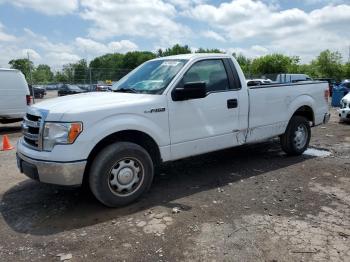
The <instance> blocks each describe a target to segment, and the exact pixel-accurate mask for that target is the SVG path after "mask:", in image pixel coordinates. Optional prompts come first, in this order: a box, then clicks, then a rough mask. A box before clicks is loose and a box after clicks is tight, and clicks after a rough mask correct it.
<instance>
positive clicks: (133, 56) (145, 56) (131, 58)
mask: <svg viewBox="0 0 350 262" xmlns="http://www.w3.org/2000/svg"><path fill="white" fill-rule="evenodd" d="M155 57H156V55H155V54H154V53H152V52H148V51H133V52H128V53H126V54H125V55H124V57H123V68H124V69H134V68H135V67H137V66H139V65H141V64H142V63H143V62H146V61H148V60H150V59H153V58H155Z"/></svg>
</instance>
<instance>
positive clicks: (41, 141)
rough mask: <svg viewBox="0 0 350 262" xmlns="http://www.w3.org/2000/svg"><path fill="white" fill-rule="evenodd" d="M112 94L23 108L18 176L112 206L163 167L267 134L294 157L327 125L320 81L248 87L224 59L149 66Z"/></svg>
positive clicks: (140, 189) (182, 58)
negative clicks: (74, 189)
mask: <svg viewBox="0 0 350 262" xmlns="http://www.w3.org/2000/svg"><path fill="white" fill-rule="evenodd" d="M112 89H113V92H106V93H104V92H103V93H102V92H101V93H85V94H78V95H72V96H69V97H62V98H55V99H51V100H47V101H43V102H40V103H37V104H35V105H33V106H31V107H29V108H28V111H27V113H26V116H25V118H24V121H23V124H22V125H23V127H22V128H23V137H22V138H21V139H20V140H19V142H18V146H17V163H18V167H19V169H20V171H21V172H22V173H24V174H25V175H27V176H28V177H30V178H33V179H36V180H38V181H40V182H44V183H51V184H58V185H67V186H76V185H82V184H83V181H84V183H85V182H86V183H87V184H88V185H89V187H90V189H91V191H92V192H93V194H94V195H95V196H96V198H97V199H98V200H99V201H101V202H102V203H103V204H105V205H107V206H111V207H115V206H120V205H125V204H128V203H130V202H132V201H134V200H136V199H137V198H139V197H140V196H141V195H142V194H143V193H144V192H146V191H147V190H148V189H149V188H150V186H151V183H152V180H153V176H154V170H155V168H156V167H158V166H160V165H161V164H162V163H164V162H168V161H173V160H177V159H181V158H186V157H190V156H194V155H199V154H203V153H207V152H212V151H216V150H220V149H224V148H229V147H235V146H239V145H243V144H246V143H253V142H258V141H263V140H266V139H269V138H273V137H280V141H281V146H282V149H283V150H284V151H285V152H286V153H287V154H288V155H300V154H302V153H303V152H304V151H305V150H306V149H307V147H308V144H309V141H310V136H311V130H310V128H311V127H312V126H317V125H320V124H323V123H326V122H327V121H328V119H329V107H328V84H327V83H326V82H314V81H305V82H297V83H288V84H271V85H264V86H257V87H251V88H248V87H247V84H246V79H245V77H244V75H243V73H242V70H241V68H240V66H239V65H238V63H237V61H236V60H235V59H234V58H233V57H232V56H230V55H226V54H187V55H178V56H170V57H163V58H157V59H153V60H150V61H147V62H145V63H144V64H142V65H140V66H139V67H137V68H136V69H134V70H133V71H132V72H130V73H129V74H128V75H126V76H125V77H124V78H122V79H121V80H119V81H118V82H116V83H115V84H114V85H113V87H112Z"/></svg>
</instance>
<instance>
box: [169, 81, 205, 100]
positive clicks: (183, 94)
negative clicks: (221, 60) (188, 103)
mask: <svg viewBox="0 0 350 262" xmlns="http://www.w3.org/2000/svg"><path fill="white" fill-rule="evenodd" d="M206 95H207V90H206V84H205V82H188V83H186V84H182V82H181V83H180V84H179V85H178V86H177V87H175V89H174V91H173V92H172V98H173V100H174V101H183V100H188V99H198V98H204V97H206Z"/></svg>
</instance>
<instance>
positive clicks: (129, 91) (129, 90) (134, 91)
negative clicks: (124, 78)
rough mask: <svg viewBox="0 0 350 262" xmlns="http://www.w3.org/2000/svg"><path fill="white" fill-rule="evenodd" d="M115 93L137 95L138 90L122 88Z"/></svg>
mask: <svg viewBox="0 0 350 262" xmlns="http://www.w3.org/2000/svg"><path fill="white" fill-rule="evenodd" d="M114 92H122V93H137V90H136V89H134V88H131V87H129V88H124V87H122V88H119V89H116V90H114Z"/></svg>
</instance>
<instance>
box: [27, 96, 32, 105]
mask: <svg viewBox="0 0 350 262" xmlns="http://www.w3.org/2000/svg"><path fill="white" fill-rule="evenodd" d="M26 100H27V105H28V106H30V105H31V104H32V96H30V95H26Z"/></svg>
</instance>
